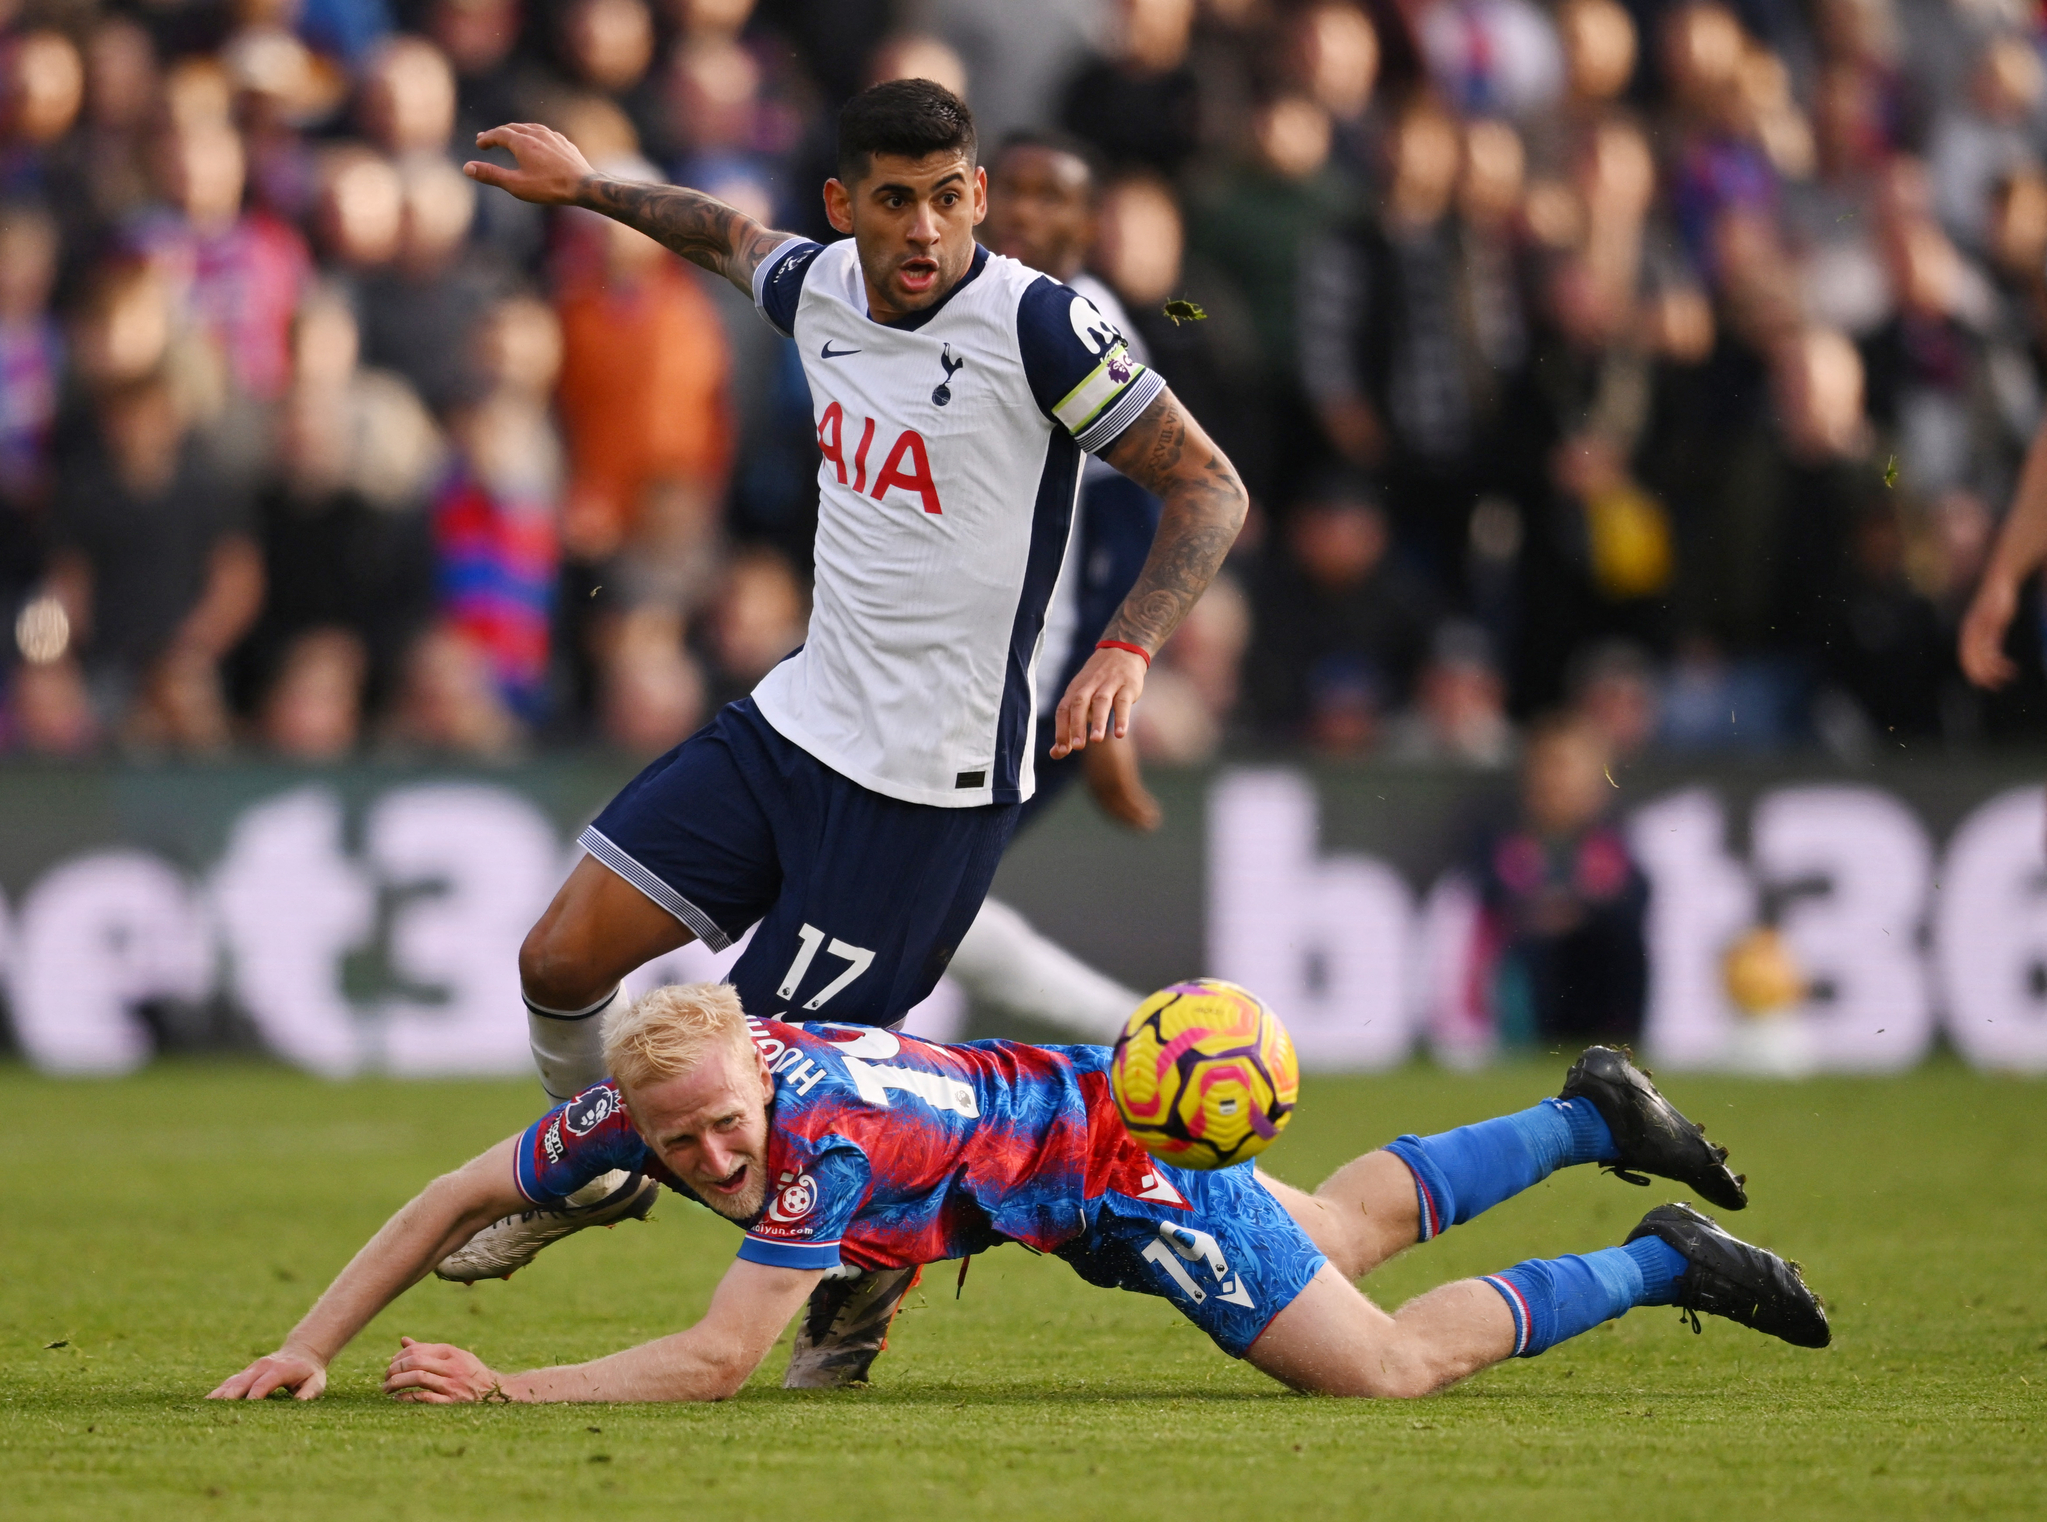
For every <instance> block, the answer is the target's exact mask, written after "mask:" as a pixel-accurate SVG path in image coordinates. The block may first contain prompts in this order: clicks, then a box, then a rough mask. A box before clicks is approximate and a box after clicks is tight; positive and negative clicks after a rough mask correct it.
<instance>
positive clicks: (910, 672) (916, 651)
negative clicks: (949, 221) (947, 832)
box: [754, 238, 1164, 807]
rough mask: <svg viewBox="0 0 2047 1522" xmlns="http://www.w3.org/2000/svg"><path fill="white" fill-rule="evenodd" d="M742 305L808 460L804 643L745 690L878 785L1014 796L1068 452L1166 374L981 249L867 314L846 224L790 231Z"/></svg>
mask: <svg viewBox="0 0 2047 1522" xmlns="http://www.w3.org/2000/svg"><path fill="white" fill-rule="evenodd" d="M754 299H755V302H756V304H757V305H758V306H759V307H760V310H761V312H762V314H763V315H764V316H765V317H766V318H767V320H768V321H769V322H770V323H771V324H772V325H773V326H774V327H775V328H776V329H778V330H779V331H781V332H783V333H786V334H788V335H789V336H790V337H792V338H794V339H795V341H796V345H797V349H798V352H799V353H800V354H801V356H802V359H803V372H804V376H805V378H806V379H807V380H808V382H809V384H810V395H811V406H812V412H813V415H814V417H815V419H816V423H817V441H818V449H819V452H820V453H821V454H822V456H823V459H822V461H821V462H820V464H819V467H818V524H817V555H816V561H817V584H816V592H815V596H814V600H813V609H812V612H811V617H810V634H809V638H808V640H807V642H806V643H805V644H804V646H803V648H802V649H801V650H799V651H798V652H797V653H796V654H795V655H793V656H791V657H790V658H789V659H788V660H786V661H784V662H783V663H782V664H781V665H779V666H777V667H776V668H775V669H774V670H773V671H771V672H770V673H768V675H767V676H766V677H765V678H763V679H762V681H761V683H760V685H759V686H758V687H757V688H755V689H754V701H755V703H756V704H758V706H759V708H760V711H761V714H762V715H763V716H764V717H765V718H766V719H767V721H768V722H769V723H770V724H772V725H774V727H775V728H776V729H777V730H778V731H780V732H781V733H782V734H783V735H784V736H786V737H787V738H788V739H789V740H791V741H792V742H794V743H795V744H797V745H800V746H801V747H802V748H803V749H804V750H806V751H808V752H809V753H810V754H811V755H813V756H815V757H816V758H817V759H818V760H819V761H822V762H823V763H824V764H825V765H827V766H829V767H831V768H832V769H833V770H834V771H836V772H838V773H840V774H841V775H842V776H845V777H848V778H850V779H852V780H853V781H854V782H857V783H859V784H860V785H861V786H863V787H867V788H871V789H872V790H874V791H875V792H878V793H882V794H885V795H887V796H888V797H891V798H900V799H903V800H905V801H907V802H911V803H924V804H936V805H939V806H941V807H966V806H970V805H975V804H985V803H1020V802H1022V801H1023V800H1024V799H1026V798H1028V797H1029V796H1030V794H1031V791H1032V788H1033V785H1034V779H1033V776H1032V769H1031V754H1032V751H1033V749H1034V748H1035V743H1036V734H1035V729H1036V723H1037V715H1036V710H1037V707H1038V704H1037V701H1036V699H1037V693H1036V667H1037V660H1038V654H1039V646H1040V642H1041V640H1042V637H1043V633H1044V625H1045V610H1046V605H1047V604H1048V603H1049V602H1050V600H1051V597H1052V592H1053V587H1054V585H1055V583H1056V582H1057V580H1058V577H1059V571H1060V565H1061V562H1062V560H1063V559H1064V557H1065V554H1066V549H1067V541H1068V536H1069V531H1070V529H1071V527H1072V522H1073V506H1074V498H1075V494H1076V492H1077V490H1078V488H1079V483H1080V472H1081V461H1082V453H1083V451H1090V452H1092V451H1099V450H1101V449H1103V448H1105V447H1106V446H1107V445H1108V444H1110V443H1111V442H1112V441H1113V440H1114V439H1115V438H1116V437H1117V436H1118V435H1119V434H1121V433H1122V432H1123V430H1124V429H1125V428H1127V427H1129V426H1130V424H1131V422H1133V421H1134V420H1135V419H1136V417H1137V415H1138V414H1139V413H1140V412H1142V411H1143V410H1144V408H1145V407H1146V406H1147V405H1148V404H1149V403H1150V402H1151V401H1152V400H1153V398H1155V397H1156V396H1157V395H1158V394H1159V392H1160V391H1161V390H1162V389H1164V382H1163V381H1161V380H1160V379H1159V377H1158V376H1157V375H1156V374H1154V373H1152V372H1151V371H1149V370H1147V369H1146V368H1145V367H1144V366H1143V365H1142V364H1140V363H1138V362H1137V361H1136V360H1135V359H1134V358H1133V357H1132V355H1131V353H1130V349H1129V345H1128V344H1127V342H1126V341H1125V339H1124V337H1123V335H1122V334H1121V333H1120V332H1119V331H1118V330H1117V329H1116V327H1115V326H1114V325H1113V324H1112V323H1110V322H1109V321H1108V319H1107V318H1105V317H1104V316H1103V315H1102V313H1101V312H1100V310H1099V309H1098V308H1096V307H1095V305H1094V304H1093V303H1092V302H1090V301H1088V300H1087V299H1086V298H1085V297H1083V296H1081V295H1079V294H1077V293H1076V292H1074V291H1073V290H1071V289H1069V288H1068V287H1066V286H1063V285H1060V284H1059V283H1058V282H1057V281H1054V280H1052V279H1050V278H1049V277H1047V276H1045V275H1041V274H1039V273H1038V272H1037V271H1036V270H1033V269H1030V268H1028V267H1027V266H1025V265H1022V264H1019V263H1017V262H1016V261H1015V260H1013V259H1006V258H1003V257H1001V256H999V255H994V254H990V253H989V252H988V251H987V250H986V249H983V248H978V247H977V248H976V250H975V252H974V260H973V264H972V265H971V267H970V268H969V269H968V271H967V273H966V274H965V275H964V276H963V277H962V278H961V280H960V281H959V283H958V284H957V285H955V286H954V287H953V288H952V289H951V290H950V291H948V292H947V293H946V294H945V295H944V296H943V297H942V298H941V299H940V300H939V301H937V302H936V303H934V304H933V305H932V306H930V307H927V308H925V309H924V310H923V311H921V312H914V313H911V314H910V315H909V316H907V317H904V318H902V319H900V320H898V321H896V322H893V323H879V322H876V321H875V320H874V319H873V318H871V317H870V316H868V312H867V287H866V282H865V280H864V279H863V277H862V275H861V271H860V261H859V258H858V256H857V253H856V250H855V247H854V243H853V240H851V239H850V238H849V239H846V240H845V241H843V242H839V243H833V244H829V245H820V244H816V243H812V242H809V241H807V240H802V239H791V240H790V241H789V242H787V243H784V244H783V245H782V246H781V247H780V248H778V249H777V250H776V251H775V252H774V253H773V254H771V255H770V256H769V257H768V258H767V259H766V260H764V261H763V262H762V264H761V266H760V268H759V269H758V270H756V271H755V272H754Z"/></svg>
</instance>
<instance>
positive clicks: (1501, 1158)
mask: <svg viewBox="0 0 2047 1522" xmlns="http://www.w3.org/2000/svg"><path fill="white" fill-rule="evenodd" d="M1386 1150H1387V1151H1388V1152H1391V1153H1392V1154H1393V1155H1394V1156H1396V1157H1398V1158H1399V1159H1400V1160H1401V1161H1402V1162H1404V1163H1406V1164H1407V1166H1408V1169H1409V1170H1410V1171H1411V1172H1412V1173H1413V1174H1414V1189H1415V1196H1416V1199H1417V1200H1418V1201H1419V1203H1420V1206H1421V1232H1420V1239H1421V1240H1422V1241H1424V1242H1426V1241H1428V1240H1429V1239H1430V1238H1431V1237H1434V1236H1436V1235H1438V1234H1439V1233H1441V1232H1443V1231H1446V1230H1448V1229H1449V1228H1450V1227H1452V1226H1458V1225H1461V1224H1463V1223H1464V1222H1466V1221H1468V1220H1470V1219H1471V1218H1472V1217H1473V1216H1476V1215H1479V1214H1480V1213H1482V1212H1484V1211H1487V1210H1490V1209H1492V1208H1493V1206H1495V1205H1497V1204H1499V1203H1500V1201H1502V1200H1505V1199H1511V1198H1512V1197H1513V1196H1514V1195H1517V1194H1519V1193H1520V1192H1521V1191H1522V1190H1524V1189H1526V1188H1528V1187H1529V1186H1530V1185H1533V1184H1539V1183H1541V1182H1542V1181H1543V1180H1544V1179H1546V1178H1548V1177H1549V1176H1550V1175H1551V1174H1552V1173H1554V1172H1556V1171H1557V1169H1559V1168H1568V1167H1570V1166H1572V1165H1573V1164H1576V1163H1606V1162H1612V1161H1614V1160H1615V1159H1616V1158H1617V1157H1618V1156H1619V1154H1618V1152H1617V1151H1616V1150H1615V1148H1614V1144H1613V1133H1612V1132H1611V1131H1609V1130H1608V1129H1607V1125H1606V1122H1605V1121H1604V1120H1603V1119H1601V1118H1600V1114H1599V1112H1598V1111H1597V1110H1595V1109H1594V1108H1593V1107H1592V1102H1591V1101H1590V1100H1589V1099H1545V1100H1544V1101H1543V1102H1542V1103H1541V1104H1538V1105H1532V1106H1530V1107H1529V1108H1528V1109H1526V1110H1522V1111H1520V1112H1519V1113H1518V1114H1514V1115H1502V1116H1500V1117H1499V1118H1498V1119H1497V1120H1484V1121H1480V1122H1479V1123H1478V1124H1477V1125H1475V1126H1459V1127H1458V1128H1457V1129H1456V1130H1454V1131H1445V1132H1443V1133H1442V1134H1441V1135H1439V1136H1402V1137H1399V1138H1397V1139H1396V1140H1394V1141H1392V1142H1389V1143H1388V1144H1387V1146H1386Z"/></svg>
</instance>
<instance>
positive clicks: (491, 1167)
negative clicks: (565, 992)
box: [207, 1137, 526, 1400]
mask: <svg viewBox="0 0 2047 1522" xmlns="http://www.w3.org/2000/svg"><path fill="white" fill-rule="evenodd" d="M518 1140H519V1139H518V1138H517V1137H507V1138H506V1139H505V1140H504V1141H501V1142H499V1143H498V1144H497V1145H496V1146H495V1147H492V1148H491V1149H490V1150H489V1151H488V1152H486V1153H484V1154H483V1155H482V1156H481V1157H477V1158H472V1159H471V1160H470V1161H469V1162H467V1163H465V1164H463V1165H462V1166H461V1167H460V1168H458V1169H456V1170H455V1171H454V1172H453V1173H449V1174H444V1175H442V1176H441V1177H440V1178H437V1179H435V1180H434V1181H433V1182H432V1183H431V1184H428V1185H427V1186H426V1188H424V1189H422V1190H421V1191H420V1192H419V1193H418V1194H417V1195H415V1196H414V1197H413V1198H412V1200H411V1201H410V1202H409V1203H407V1204H406V1205H405V1206H404V1207H403V1208H401V1209H400V1210H399V1212H398V1213H397V1214H396V1215H394V1216H392V1217H391V1219H390V1220H388V1221H386V1222H385V1223H384V1225H383V1228H382V1229H381V1230H379V1231H378V1233H377V1234H376V1235H375V1236H374V1237H371V1238H370V1240H369V1241H368V1242H367V1243H366V1244H365V1245H364V1246H363V1249H362V1251H360V1252H358V1253H357V1254H356V1255H355V1257H354V1258H352V1259H350V1260H349V1264H348V1267H346V1268H344V1269H343V1270H342V1271H341V1273H340V1274H339V1275H338V1276H337V1277H336V1278H335V1280H334V1282H333V1283H332V1284H330V1285H328V1286H327V1292H326V1293H325V1294H323V1295H322V1296H321V1297H320V1298H319V1299H318V1300H317V1301H315V1302H314V1304H313V1308H312V1309H311V1310H310V1311H308V1312H306V1315H305V1319H304V1320H303V1321H301V1322H299V1324H298V1325H297V1326H295V1327H293V1328H292V1330H291V1335H290V1336H289V1337H287V1338H285V1339H284V1345H283V1346H282V1347H280V1348H278V1350H277V1351H276V1352H275V1353H271V1354H268V1355H266V1356H265V1357H262V1358H259V1359H257V1360H256V1361H255V1362H254V1363H252V1364H250V1365H249V1366H248V1367H247V1368H246V1369H244V1370H242V1372H241V1373H239V1374H236V1375H234V1376H232V1377H231V1378H228V1379H224V1380H222V1381H221V1382H220V1384H219V1385H217V1386H216V1387H215V1388H214V1389H213V1390H212V1392H211V1393H210V1394H209V1395H208V1397H207V1398H208V1399H209V1400H262V1399H263V1398H264V1397H265V1396H267V1395H269V1394H270V1393H271V1392H272V1391H275V1390H289V1391H291V1392H292V1394H293V1395H295V1396H297V1397H298V1398H299V1399H300V1400H312V1399H314V1398H315V1397H317V1396H318V1395H319V1394H320V1392H321V1391H322V1390H324V1389H326V1388H327V1365H328V1364H329V1363H331V1362H332V1361H333V1359H334V1355H335V1354H337V1353H339V1352H340V1351H341V1350H342V1349H343V1348H344V1347H346V1346H348V1343H349V1341H350V1339H352V1338H353V1337H354V1336H355V1334H356V1333H357V1332H360V1331H361V1330H362V1329H363V1328H364V1327H365V1326H367V1325H368V1324H369V1321H370V1318H371V1317H373V1316H375V1315H376V1314H377V1312H379V1311H381V1310H382V1309H383V1308H384V1307H385V1306H387V1305H389V1304H390V1303H391V1302H392V1301H393V1300H396V1299H397V1298H398V1297H399V1296H400V1295H402V1294H404V1293H405V1291H407V1290H408V1289H410V1288H412V1286H413V1285H415V1284H417V1283H418V1282H419V1281H420V1280H421V1279H424V1278H425V1277H426V1275H427V1271H428V1270H429V1269H431V1268H432V1267H433V1266H434V1265H435V1264H436V1263H438V1262H440V1261H441V1259H443V1258H445V1257H446V1256H447V1255H448V1254H449V1253H451V1252H453V1251H454V1250H455V1249H456V1248H458V1247H460V1246H461V1245H462V1244H463V1243H464V1242H467V1241H468V1240H469V1239H470V1238H471V1237H473V1236H475V1235H476V1233H477V1232H478V1231H480V1230H482V1229H483V1228H484V1227H485V1226H488V1225H489V1224H490V1223H491V1222H492V1221H495V1220H498V1219H499V1218H501V1217H503V1216H507V1215H510V1214H512V1213H513V1212H514V1211H518V1210H523V1209H525V1208H526V1200H525V1198H524V1196H522V1195H521V1194H520V1193H519V1189H518V1185H517V1184H516V1183H515V1182H514V1181H513V1180H514V1174H513V1162H512V1159H513V1154H514V1151H515V1149H516V1148H517V1145H518Z"/></svg>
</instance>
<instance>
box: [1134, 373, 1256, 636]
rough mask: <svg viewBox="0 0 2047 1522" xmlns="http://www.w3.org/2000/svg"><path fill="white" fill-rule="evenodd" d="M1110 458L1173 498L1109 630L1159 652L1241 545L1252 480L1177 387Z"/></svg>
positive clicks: (1164, 393)
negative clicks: (1242, 475)
mask: <svg viewBox="0 0 2047 1522" xmlns="http://www.w3.org/2000/svg"><path fill="white" fill-rule="evenodd" d="M1102 458H1104V459H1105V460H1107V461H1108V462H1109V463H1110V464H1111V465H1113V466H1115V467H1116V468H1117V469H1118V470H1120V471H1122V472H1123V473H1124V474H1125V475H1126V476H1129V477H1130V478H1131V479H1132V480H1133V481H1135V482H1137V484H1138V485H1140V486H1142V487H1144V488H1145V489H1146V490H1147V491H1150V492H1152V493H1154V494H1156V495H1157V496H1159V497H1161V498H1163V499H1164V501H1165V508H1164V510H1163V512H1162V513H1161V514H1160V516H1159V528H1158V533H1157V534H1156V535H1155V536H1154V537H1153V539H1152V544H1151V553H1150V554H1148V555H1147V556H1145V560H1144V569H1143V570H1141V571H1139V572H1138V575H1137V583H1136V585H1135V586H1133V587H1131V589H1130V595H1129V596H1128V597H1126V598H1124V599H1123V606H1122V607H1120V608H1118V609H1117V610H1116V616H1115V617H1114V618H1112V619H1110V620H1109V627H1108V628H1107V629H1105V630H1103V631H1102V637H1103V638H1104V639H1113V640H1126V641H1129V642H1130V643H1132V644H1139V645H1142V646H1144V648H1145V649H1147V650H1152V651H1156V650H1157V649H1158V648H1159V647H1160V646H1161V645H1163V644H1164V643H1165V642H1166V639H1167V637H1168V636H1170V635H1171V634H1172V632H1173V631H1174V630H1175V629H1177V628H1178V627H1179V626H1180V620H1182V619H1183V618H1185V617H1186V616H1187V612H1188V610H1189V609H1190V608H1192V607H1193V606H1194V604H1195V603H1196V602H1198V601H1199V600H1200V598H1201V594H1202V593H1203V592H1205V591H1207V590H1208V584H1209V583H1210V582H1211V581H1213V580H1214V579H1215V573H1216V572H1217V571H1218V570H1220V569H1221V568H1222V563H1223V557H1225V556H1226V555H1228V554H1229V552H1230V546H1231V545H1232V544H1234V543H1236V539H1237V531H1238V530H1239V529H1240V528H1242V527H1243V526H1244V511H1245V508H1246V507H1247V505H1248V499H1247V498H1246V496H1245V492H1244V484H1243V482H1241V481H1239V480H1238V479H1237V472H1236V470H1235V468H1234V467H1232V466H1231V464H1230V462H1229V461H1228V460H1227V459H1225V458H1224V457H1223V455H1222V452H1221V451H1220V450H1218V449H1217V448H1216V447H1215V445H1214V444H1213V443H1211V442H1210V441H1209V439H1208V437H1207V436H1206V435H1205V434H1203V433H1202V432H1201V430H1200V428H1199V426H1198V425H1194V424H1193V423H1192V421H1191V420H1190V419H1189V418H1188V416H1187V414H1186V412H1185V411H1183V410H1182V408H1181V406H1180V403H1179V400H1178V398H1176V397H1175V396H1174V395H1173V393H1172V392H1171V391H1161V392H1160V393H1159V394H1158V396H1157V397H1156V398H1154V399H1153V401H1152V403H1151V405H1150V406H1148V407H1146V408H1145V409H1144V411H1143V412H1141V413H1139V414H1138V416H1137V420H1136V421H1135V422H1133V423H1132V424H1131V425H1130V426H1129V427H1128V428H1126V429H1125V430H1124V431H1123V433H1122V435H1121V436H1120V437H1119V438H1117V440H1116V441H1115V442H1114V443H1113V444H1111V445H1110V446H1109V448H1108V449H1107V450H1106V451H1105V452H1104V454H1103V456H1102Z"/></svg>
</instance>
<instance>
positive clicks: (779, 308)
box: [753, 238, 824, 338]
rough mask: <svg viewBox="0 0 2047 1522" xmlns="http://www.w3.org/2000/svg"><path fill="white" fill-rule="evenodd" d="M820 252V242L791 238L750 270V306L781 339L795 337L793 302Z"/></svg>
mask: <svg viewBox="0 0 2047 1522" xmlns="http://www.w3.org/2000/svg"><path fill="white" fill-rule="evenodd" d="M823 252H824V245H823V244H822V243H813V242H812V241H811V240H810V239H808V238H791V239H789V240H788V241H787V242H786V243H783V244H781V245H779V246H778V247H777V248H776V249H775V251H774V252H773V253H771V254H769V255H768V256H767V258H765V259H763V260H761V262H760V263H759V264H758V265H756V266H755V267H754V272H753V304H754V305H755V306H756V307H758V308H759V309H760V314H761V316H763V317H765V318H766V319H767V322H768V326H769V327H771V328H773V329H774V330H775V331H776V332H777V333H780V334H781V335H782V336H783V337H784V338H794V337H795V336H796V303H797V301H798V300H799V299H800V298H801V297H802V295H803V277H804V276H805V275H807V274H809V273H810V266H811V263H812V261H814V260H815V259H816V258H817V256H818V255H819V254H821V253H823Z"/></svg>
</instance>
